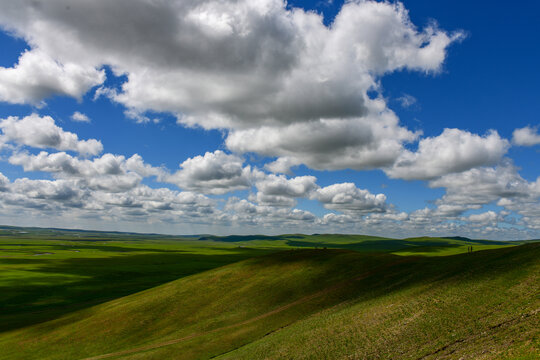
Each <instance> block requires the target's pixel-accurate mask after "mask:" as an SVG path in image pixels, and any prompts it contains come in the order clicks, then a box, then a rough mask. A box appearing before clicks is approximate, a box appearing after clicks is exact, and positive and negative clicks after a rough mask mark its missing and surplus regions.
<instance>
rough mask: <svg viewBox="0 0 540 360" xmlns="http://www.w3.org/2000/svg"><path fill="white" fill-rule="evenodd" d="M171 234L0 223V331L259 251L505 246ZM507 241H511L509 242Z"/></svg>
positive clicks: (442, 250) (419, 251) (451, 250)
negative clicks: (197, 236) (4, 224)
mask: <svg viewBox="0 0 540 360" xmlns="http://www.w3.org/2000/svg"><path fill="white" fill-rule="evenodd" d="M202 238H203V239H206V240H197V239H196V238H193V237H192V238H178V237H172V236H163V235H152V234H128V233H110V232H94V231H80V230H62V229H40V228H17V227H5V226H0V274H1V276H0V308H2V309H3V310H4V311H2V312H0V331H5V330H10V329H16V328H19V327H21V326H28V325H32V324H36V323H39V322H43V321H47V320H52V319H55V318H57V317H58V316H61V315H63V314H66V313H69V312H72V311H75V310H78V309H83V308H87V307H89V306H92V305H95V304H99V303H103V302H106V301H110V300H113V299H116V298H118V297H121V296H125V295H129V294H132V293H135V292H138V291H141V290H144V289H148V288H151V287H154V286H157V285H160V284H163V283H165V282H168V281H172V280H175V279H178V278H180V277H183V276H187V275H191V274H195V273H199V272H201V271H205V270H208V269H212V268H215V267H218V266H223V265H225V264H229V263H232V262H236V261H239V260H242V259H246V258H249V257H252V256H256V255H260V254H263V253H268V252H273V251H278V250H283V249H291V248H315V247H317V248H323V247H328V248H338V249H350V250H356V251H361V252H373V251H377V252H393V253H395V254H399V255H411V254H412V255H430V256H431V255H449V254H456V253H463V252H466V251H467V246H468V245H470V244H474V248H475V250H480V249H487V248H494V247H500V246H509V245H508V244H506V243H501V242H489V241H487V242H486V241H467V239H465V241H463V239H461V240H460V239H458V240H456V239H443V238H416V239H388V238H379V237H371V236H365V235H336V234H319V235H302V234H289V235H279V236H271V237H269V236H258V235H256V236H229V237H213V236H204V237H202ZM512 244H513V243H512Z"/></svg>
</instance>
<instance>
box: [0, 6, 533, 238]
mask: <svg viewBox="0 0 540 360" xmlns="http://www.w3.org/2000/svg"><path fill="white" fill-rule="evenodd" d="M0 6H1V9H2V11H0V49H1V51H0V223H2V224H6V225H20V226H44V227H52V226H54V227H65V228H83V229H95V230H119V231H137V232H157V233H167V234H203V233H204V234H207V233H212V234H280V233H293V232H299V233H357V234H369V235H381V236H391V237H406V236H424V235H429V236H458V235H459V236H468V237H471V238H489V239H531V238H540V165H539V164H540V162H539V161H538V160H539V153H540V130H539V126H540V118H539V116H538V114H539V113H540V101H539V100H540V90H539V87H538V84H539V83H540V72H539V71H538V64H539V63H540V46H539V44H540V21H538V15H537V14H538V13H539V12H540V3H538V2H534V1H528V2H522V3H520V4H519V6H518V5H516V6H508V5H507V3H504V2H500V1H494V2H489V3H483V2H470V1H464V0H441V1H427V0H426V1H421V0H408V1H407V0H405V1H403V2H388V1H367V0H351V1H345V2H344V1H337V0H334V1H331V0H330V1H324V0H315V1H300V0H296V1H281V0H178V1H172V0H167V1H165V0H116V1H108V0H97V1H96V0H92V1H90V0H84V1H81V0H78V1H73V0H71V1H69V0H47V1H39V0H20V1H17V2H13V1H10V0H0Z"/></svg>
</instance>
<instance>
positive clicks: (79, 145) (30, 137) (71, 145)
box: [0, 114, 103, 155]
mask: <svg viewBox="0 0 540 360" xmlns="http://www.w3.org/2000/svg"><path fill="white" fill-rule="evenodd" d="M0 130H2V135H0V137H1V138H2V141H4V142H14V143H16V144H19V145H26V146H31V147H35V148H40V149H47V148H52V149H57V150H72V151H76V152H78V153H80V154H82V155H97V154H99V153H100V152H101V151H103V145H102V144H101V142H100V141H98V140H95V139H90V140H79V137H78V136H77V134H74V133H72V132H69V131H64V130H63V129H62V128H60V127H59V126H57V125H56V124H55V123H54V119H53V118H52V117H50V116H43V117H41V116H39V115H37V114H32V115H29V116H26V117H24V118H22V119H21V118H18V117H16V116H10V117H8V118H6V119H1V120H0Z"/></svg>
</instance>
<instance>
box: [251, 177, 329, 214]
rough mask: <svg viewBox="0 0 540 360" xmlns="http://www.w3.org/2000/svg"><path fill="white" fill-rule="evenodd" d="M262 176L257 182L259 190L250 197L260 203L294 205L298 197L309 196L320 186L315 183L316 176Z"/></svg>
mask: <svg viewBox="0 0 540 360" xmlns="http://www.w3.org/2000/svg"><path fill="white" fill-rule="evenodd" d="M260 177H261V180H259V181H257V182H256V184H255V186H256V187H257V190H258V192H257V194H256V195H254V196H253V195H252V196H251V198H250V199H252V200H253V201H256V202H257V203H258V204H264V205H269V206H285V207H292V206H294V205H295V204H296V200H295V199H296V198H305V197H309V195H310V194H311V193H312V192H313V191H314V190H316V189H318V188H319V186H318V185H317V184H316V183H315V182H316V181H317V178H316V177H314V176H298V177H295V178H292V179H287V178H286V177H285V176H283V175H280V176H276V175H266V176H262V175H261V176H260Z"/></svg>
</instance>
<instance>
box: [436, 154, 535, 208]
mask: <svg viewBox="0 0 540 360" xmlns="http://www.w3.org/2000/svg"><path fill="white" fill-rule="evenodd" d="M429 186H430V187H432V188H437V187H443V188H445V189H446V194H445V195H444V196H443V198H442V199H441V200H440V201H439V204H441V203H444V204H457V205H485V204H489V203H491V202H494V201H497V200H499V199H503V198H521V199H522V200H524V199H525V198H527V197H529V196H530V195H531V194H534V191H532V192H531V190H533V188H532V184H530V183H529V182H527V181H526V180H525V179H523V178H522V177H521V176H520V175H519V174H518V172H517V169H516V167H515V166H513V165H512V164H511V163H510V162H508V161H506V162H504V163H503V164H501V165H499V166H497V167H494V168H491V167H482V168H476V169H471V170H468V171H465V172H462V173H458V174H449V175H445V176H443V177H441V178H439V179H435V180H432V181H430V182H429Z"/></svg>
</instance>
